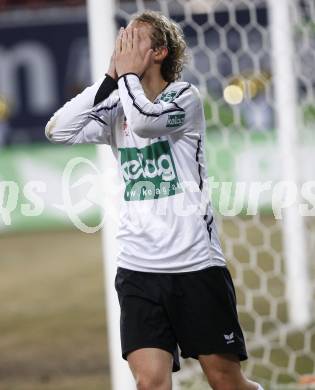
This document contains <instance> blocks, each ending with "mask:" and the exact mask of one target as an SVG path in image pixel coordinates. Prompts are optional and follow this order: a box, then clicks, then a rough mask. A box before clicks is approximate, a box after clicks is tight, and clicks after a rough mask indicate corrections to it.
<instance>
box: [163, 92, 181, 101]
mask: <svg viewBox="0 0 315 390" xmlns="http://www.w3.org/2000/svg"><path fill="white" fill-rule="evenodd" d="M176 94H177V92H176V91H169V92H164V93H163V94H162V96H161V98H160V100H163V102H166V103H170V102H172V101H173V100H174V98H175V96H176Z"/></svg>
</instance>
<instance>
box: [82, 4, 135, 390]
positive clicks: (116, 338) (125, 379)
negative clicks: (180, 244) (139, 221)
mask: <svg viewBox="0 0 315 390" xmlns="http://www.w3.org/2000/svg"><path fill="white" fill-rule="evenodd" d="M87 5H88V30H89V45H90V56H91V69H92V78H93V80H94V81H96V80H98V79H100V78H101V77H104V75H105V72H106V71H107V67H108V65H109V62H110V58H111V55H112V53H113V50H114V44H115V38H116V26H115V0H106V1H104V0H88V2H87ZM98 158H99V162H100V166H101V171H102V180H103V183H102V184H103V185H102V186H101V187H102V193H104V195H105V198H106V200H105V201H104V202H105V204H104V211H103V213H104V214H103V218H104V224H103V230H102V237H103V240H102V241H103V268H104V288H105V298H106V300H105V302H106V320H107V329H108V332H107V340H108V349H109V357H110V373H111V375H110V376H111V384H112V389H113V390H121V389H124V390H133V389H135V385H134V379H133V377H132V375H131V372H130V370H129V367H128V364H127V362H126V361H124V360H123V359H122V357H121V347H120V328H119V322H120V308H119V303H118V298H117V294H116V291H115V289H114V279H115V274H116V269H117V265H116V258H117V253H118V251H117V243H116V239H115V236H116V232H117V217H118V213H119V199H118V198H117V196H115V191H112V188H111V186H112V187H114V186H115V185H116V184H117V182H118V181H119V179H118V177H117V176H118V173H117V172H116V171H117V166H116V163H115V159H114V156H113V154H112V152H111V149H110V147H109V146H106V145H104V146H98ZM109 183H110V184H109Z"/></svg>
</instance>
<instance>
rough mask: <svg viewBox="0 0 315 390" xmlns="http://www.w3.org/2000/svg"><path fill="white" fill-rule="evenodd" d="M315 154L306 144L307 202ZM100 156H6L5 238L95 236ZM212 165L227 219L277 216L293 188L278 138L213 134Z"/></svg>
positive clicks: (38, 149) (64, 152) (54, 152)
mask: <svg viewBox="0 0 315 390" xmlns="http://www.w3.org/2000/svg"><path fill="white" fill-rule="evenodd" d="M313 147H314V146H313V144H310V145H305V146H304V147H303V148H302V150H301V152H302V153H301V156H302V157H303V160H302V165H303V175H304V176H303V181H304V182H305V183H306V184H307V186H308V187H307V188H306V189H305V190H304V192H303V193H302V195H303V196H304V198H306V200H309V201H310V202H311V203H312V199H313V198H314V195H313V197H312V194H311V191H312V188H311V187H310V184H311V185H312V183H313V184H314V181H312V177H313V171H312V167H314V165H315V156H314V153H313ZM96 156H97V155H96V148H95V147H94V146H93V145H74V146H65V145H27V146H26V145H25V146H23V147H22V146H21V147H15V148H7V149H3V150H2V151H1V153H0V166H1V168H2V169H1V170H0V231H6V232H10V231H19V230H25V229H26V230H29V229H35V230H36V229H52V228H64V227H76V228H78V229H81V230H82V231H86V232H92V230H93V227H95V226H97V225H98V224H99V223H100V210H101V208H102V205H104V203H105V202H106V198H105V195H104V194H103V192H102V188H101V184H102V181H103V180H104V177H103V176H102V173H101V172H100V169H99V166H98V163H97V157H96ZM207 160H208V167H209V183H208V186H209V188H210V190H211V192H212V194H211V198H212V202H213V205H214V207H215V209H216V210H217V211H218V212H219V213H221V214H223V215H227V216H233V215H238V214H241V215H246V212H248V210H250V211H251V212H252V211H253V210H254V212H255V213H257V212H258V213H260V212H263V213H270V212H272V211H277V210H275V209H274V207H277V205H278V203H279V202H280V201H281V200H282V196H284V195H285V193H286V192H288V190H290V189H291V187H288V183H286V182H279V178H280V174H281V172H280V161H279V154H278V152H277V146H276V142H275V138H274V135H272V134H271V133H270V134H266V133H262V134H259V133H252V134H250V133H248V134H247V137H244V136H241V135H237V134H234V135H233V136H232V135H230V140H229V143H228V144H226V143H225V142H224V137H222V134H221V133H215V132H211V133H208V134H207ZM307 167H308V168H307ZM289 184H290V183H289ZM123 187H124V185H122V187H121V189H122V190H123ZM257 188H258V190H259V189H260V190H259V191H258V192H257ZM275 189H276V191H275ZM115 191H116V189H115ZM119 191H120V189H118V190H117V196H119ZM257 194H258V195H259V196H258V197H257ZM279 197H280V198H279ZM313 200H314V199H313ZM274 203H275V204H274ZM313 203H314V202H313ZM86 226H88V227H89V228H86ZM91 229H92V230H91Z"/></svg>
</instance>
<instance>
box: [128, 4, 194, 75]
mask: <svg viewBox="0 0 315 390" xmlns="http://www.w3.org/2000/svg"><path fill="white" fill-rule="evenodd" d="M132 22H139V23H148V24H149V25H150V26H151V27H152V35H151V40H152V49H157V48H160V47H166V48H167V49H168V55H167V56H166V58H165V59H164V61H163V62H162V64H161V74H162V77H163V79H164V80H165V81H168V82H172V81H175V80H178V79H179V78H180V77H181V73H182V70H183V67H184V64H185V62H186V60H187V56H186V42H185V40H184V35H183V31H182V29H181V27H180V26H179V25H178V24H177V23H175V22H173V21H172V20H170V19H168V18H167V17H166V16H164V15H163V14H162V13H160V12H156V11H145V12H142V13H140V14H136V15H135V16H133V18H132Z"/></svg>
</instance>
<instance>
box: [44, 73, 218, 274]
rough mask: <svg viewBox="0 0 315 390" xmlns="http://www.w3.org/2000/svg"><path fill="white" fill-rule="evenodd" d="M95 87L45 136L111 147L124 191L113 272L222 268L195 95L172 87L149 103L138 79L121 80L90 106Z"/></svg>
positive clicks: (186, 87) (62, 112)
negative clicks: (116, 257) (99, 100)
mask: <svg viewBox="0 0 315 390" xmlns="http://www.w3.org/2000/svg"><path fill="white" fill-rule="evenodd" d="M99 86H100V82H98V83H96V84H94V85H93V86H91V87H88V88H86V89H85V90H84V91H83V92H82V93H81V94H79V95H78V96H76V97H75V98H74V99H72V100H71V101H70V102H68V103H66V104H65V105H64V106H63V107H62V108H61V109H59V110H58V111H57V112H56V113H55V115H54V116H53V117H52V118H51V120H50V121H49V122H48V124H47V126H46V135H47V137H48V139H49V140H51V141H52V142H58V143H59V142H60V143H66V144H77V143H95V144H103V143H105V144H109V145H111V148H112V150H113V153H114V155H115V157H116V159H117V161H118V164H119V168H120V174H121V178H122V180H123V182H124V185H125V189H124V197H123V200H122V202H123V204H122V208H121V216H120V224H119V233H118V240H119V247H120V251H119V254H118V266H119V267H123V268H127V269H131V270H136V271H145V272H187V271H196V270H200V269H203V268H207V267H209V266H216V265H218V266H224V265H225V259H224V256H223V254H222V250H221V246H220V242H219V239H218V235H217V230H216V226H215V222H214V220H213V213H212V209H211V206H210V202H209V199H208V193H207V183H206V181H207V172H206V160H205V140H204V138H205V119H204V112H203V106H202V102H201V99H200V96H199V93H198V90H197V88H195V87H194V86H192V85H191V84H189V83H186V82H173V83H170V84H169V85H168V86H167V88H166V89H165V90H164V91H163V92H162V93H161V94H160V95H159V96H158V97H157V98H156V100H155V101H154V102H153V103H152V102H151V101H150V100H148V99H147V98H146V96H145V94H144V91H143V88H142V86H141V83H140V80H139V78H138V77H137V76H136V75H134V74H127V75H124V76H122V77H121V78H120V79H119V81H118V90H117V91H114V92H112V93H111V94H110V96H109V97H108V98H107V99H105V100H104V101H102V102H100V103H99V104H97V105H95V106H93V104H94V98H95V95H96V92H97V90H98V88H99ZM205 199H206V202H205Z"/></svg>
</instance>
